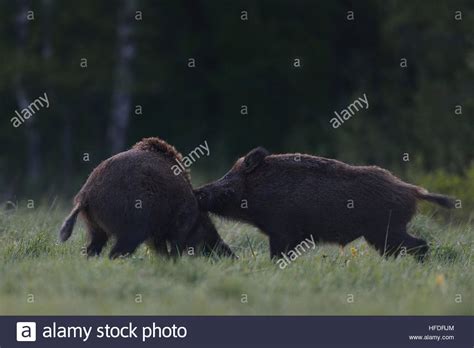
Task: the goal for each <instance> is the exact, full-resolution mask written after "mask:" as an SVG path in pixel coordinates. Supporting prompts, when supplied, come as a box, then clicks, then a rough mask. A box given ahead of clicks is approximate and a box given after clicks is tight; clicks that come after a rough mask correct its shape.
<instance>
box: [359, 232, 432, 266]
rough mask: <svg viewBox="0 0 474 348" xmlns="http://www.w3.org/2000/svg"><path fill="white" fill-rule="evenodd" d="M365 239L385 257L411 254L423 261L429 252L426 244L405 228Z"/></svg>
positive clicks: (368, 236) (367, 236) (366, 236)
mask: <svg viewBox="0 0 474 348" xmlns="http://www.w3.org/2000/svg"><path fill="white" fill-rule="evenodd" d="M364 238H365V239H366V240H367V242H368V243H369V244H371V245H372V246H374V247H375V248H376V249H377V250H378V251H379V253H380V255H382V256H385V257H390V256H395V257H396V256H398V255H400V254H402V255H404V254H406V253H409V254H413V255H415V256H416V257H417V258H418V259H419V260H422V259H423V258H424V256H425V254H426V252H427V251H428V245H427V244H426V242H425V241H424V240H423V239H419V238H415V237H413V236H411V235H409V234H408V233H407V232H406V228H405V227H403V228H400V229H393V230H392V229H391V230H389V231H388V233H384V234H380V235H377V236H373V235H365V236H364Z"/></svg>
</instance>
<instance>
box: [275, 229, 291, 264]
mask: <svg viewBox="0 0 474 348" xmlns="http://www.w3.org/2000/svg"><path fill="white" fill-rule="evenodd" d="M290 245H291V241H290V239H289V238H288V237H287V236H286V233H275V234H270V258H271V259H272V260H278V259H279V258H281V257H283V254H284V253H286V252H287V251H288V249H289V248H290Z"/></svg>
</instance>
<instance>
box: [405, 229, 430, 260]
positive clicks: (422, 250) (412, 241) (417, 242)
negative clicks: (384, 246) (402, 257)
mask: <svg viewBox="0 0 474 348" xmlns="http://www.w3.org/2000/svg"><path fill="white" fill-rule="evenodd" d="M403 238H404V239H403V244H402V248H405V249H406V252H407V253H409V254H412V255H413V256H414V257H415V258H416V259H417V260H418V261H420V262H421V261H424V259H425V257H426V254H427V253H428V250H429V247H428V244H427V243H426V241H425V240H423V239H421V238H416V237H413V236H411V235H409V234H408V233H405V235H404V237H403Z"/></svg>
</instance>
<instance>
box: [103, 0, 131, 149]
mask: <svg viewBox="0 0 474 348" xmlns="http://www.w3.org/2000/svg"><path fill="white" fill-rule="evenodd" d="M135 9H136V1H135V0H128V1H127V0H122V2H121V6H120V8H119V10H118V23H117V53H116V56H117V66H116V70H115V81H114V87H113V92H112V110H111V118H110V122H109V126H108V129H107V139H108V142H109V147H110V152H111V153H117V152H120V151H121V150H123V149H124V147H125V143H126V136H127V128H128V125H129V122H130V113H131V107H132V94H131V85H132V83H133V76H132V67H131V63H132V61H133V58H134V56H135V51H136V48H135V42H134V38H133V33H134V21H135V18H134V14H135Z"/></svg>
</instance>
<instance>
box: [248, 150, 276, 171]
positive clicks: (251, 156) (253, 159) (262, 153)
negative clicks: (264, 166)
mask: <svg viewBox="0 0 474 348" xmlns="http://www.w3.org/2000/svg"><path fill="white" fill-rule="evenodd" d="M268 155H270V152H268V151H267V150H265V149H264V148H263V147H257V148H255V149H253V150H252V151H250V152H249V153H248V154H247V156H245V158H244V170H245V171H246V172H247V173H250V172H251V171H252V170H254V169H255V168H257V167H258V166H259V165H260V163H262V162H263V160H264V159H265V157H267V156H268Z"/></svg>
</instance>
